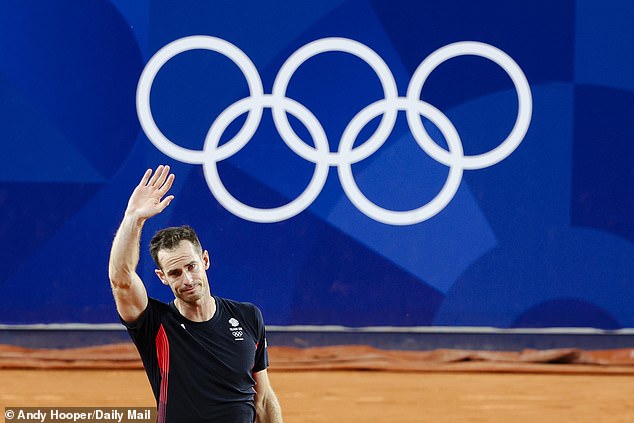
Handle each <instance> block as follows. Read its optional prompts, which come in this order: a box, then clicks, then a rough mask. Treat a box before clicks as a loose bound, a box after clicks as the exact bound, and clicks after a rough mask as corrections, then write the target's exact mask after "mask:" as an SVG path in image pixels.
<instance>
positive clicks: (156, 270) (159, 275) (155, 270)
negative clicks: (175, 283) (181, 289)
mask: <svg viewBox="0 0 634 423" xmlns="http://www.w3.org/2000/svg"><path fill="white" fill-rule="evenodd" d="M154 273H156V276H158V278H159V279H160V280H161V282H162V283H163V285H169V284H168V283H167V279H165V273H163V271H162V270H161V269H154Z"/></svg>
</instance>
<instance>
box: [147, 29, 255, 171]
mask: <svg viewBox="0 0 634 423" xmlns="http://www.w3.org/2000/svg"><path fill="white" fill-rule="evenodd" d="M190 50H211V51H215V52H217V53H220V54H222V55H224V56H226V57H227V58H229V59H231V60H232V61H233V62H234V63H235V64H236V65H237V66H238V67H239V68H240V70H241V71H242V73H243V75H244V76H245V78H246V80H247V85H248V86H249V92H250V96H251V97H261V96H262V95H263V94H264V88H263V86H262V80H261V79H260V74H259V73H258V70H257V68H256V67H255V65H254V64H253V62H252V61H251V59H250V58H249V56H247V55H246V54H245V53H244V52H243V51H242V50H240V49H239V48H238V47H236V46H235V45H233V44H231V43H229V42H228V41H225V40H223V39H221V38H216V37H211V36H206V35H194V36H191V37H184V38H180V39H178V40H176V41H172V42H171V43H169V44H167V45H166V46H164V47H163V48H161V49H160V50H159V51H157V52H156V54H154V56H152V58H151V59H150V60H149V61H148V63H147V65H145V68H144V69H143V72H142V73H141V77H140V78H139V83H138V86H137V95H136V108H137V114H138V116H139V121H140V122H141V127H142V128H143V131H144V132H145V134H146V135H147V137H148V138H149V139H150V141H152V143H153V144H154V145H155V146H156V148H158V149H159V150H161V152H163V153H164V154H166V155H168V156H169V157H171V158H173V159H175V160H178V161H181V162H184V163H189V164H200V163H203V162H204V160H205V159H204V154H205V152H204V149H203V150H191V149H189V148H185V147H181V146H180V145H177V144H174V143H173V142H172V141H170V140H169V139H168V138H167V137H166V136H165V135H164V134H163V132H161V130H160V129H159V127H158V126H157V125H156V122H155V121H154V117H153V116H152V109H151V107H150V91H151V90H152V84H153V83H154V79H155V78H156V75H157V74H158V72H159V70H161V68H162V67H163V65H165V63H167V62H168V61H169V60H171V59H173V58H174V57H175V56H177V55H179V54H181V53H184V52H186V51H190ZM261 118H262V109H261V108H259V109H254V110H251V111H250V112H249V115H248V117H247V119H246V121H245V123H244V126H243V127H242V128H240V131H238V133H237V134H236V135H235V137H234V138H233V139H232V140H231V141H234V140H235V141H239V142H242V143H243V144H246V143H247V142H248V141H249V139H250V138H251V137H252V136H253V134H255V131H256V130H257V129H258V126H259V125H260V119H261ZM245 140H246V141H245ZM231 141H228V142H231Z"/></svg>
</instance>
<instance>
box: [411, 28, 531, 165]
mask: <svg viewBox="0 0 634 423" xmlns="http://www.w3.org/2000/svg"><path fill="white" fill-rule="evenodd" d="M458 56H480V57H484V58H486V59H489V60H491V61H492V62H494V63H496V64H497V65H498V66H500V67H501V68H502V69H504V71H505V72H506V73H507V74H508V75H509V77H510V78H511V80H512V81H513V85H514V86H515V91H516V92H517V100H518V110H517V118H516V120H515V125H514V126H513V129H512V130H511V132H510V133H509V135H508V136H507V137H506V139H505V140H504V141H502V143H501V144H500V145H498V146H497V147H495V148H494V149H492V150H490V151H488V152H486V153H482V154H477V155H473V156H463V157H462V158H461V159H460V160H461V162H462V166H463V167H464V168H465V169H468V170H473V169H482V168H485V167H489V166H493V165H494V164H496V163H499V162H501V161H502V160H504V159H505V158H507V157H508V156H509V155H510V154H511V153H513V151H515V149H516V148H517V147H518V146H519V145H520V143H521V142H522V140H523V139H524V136H525V135H526V132H527V131H528V126H529V124H530V121H531V114H532V109H533V100H532V96H531V89H530V85H529V84H528V80H527V79H526V75H524V72H522V69H521V68H520V67H519V65H518V64H517V63H516V62H515V61H514V60H513V59H512V58H511V57H510V56H509V55H508V54H506V53H505V52H503V51H502V50H500V49H498V48H497V47H493V46H492V45H490V44H485V43H481V42H477V41H461V42H457V43H452V44H448V45H446V46H444V47H441V48H439V49H438V50H436V51H434V52H433V53H432V54H430V55H429V56H428V57H427V58H426V59H425V60H423V62H422V63H421V64H420V65H418V68H416V71H414V75H413V76H412V79H411V80H410V83H409V87H408V88H407V98H409V99H410V100H411V101H416V100H419V99H420V95H421V92H422V89H423V85H424V84H425V81H426V80H427V77H428V76H429V75H430V74H431V72H432V71H434V70H435V69H436V68H437V67H438V66H440V65H441V64H442V63H443V62H445V61H447V60H449V59H452V58H454V57H458ZM406 113H407V122H408V123H409V127H410V129H411V131H412V135H414V138H415V139H416V141H417V142H418V144H419V145H420V146H421V148H422V149H423V150H424V151H425V152H426V153H427V154H429V155H430V156H431V157H432V158H433V159H434V160H436V161H438V162H440V163H443V164H445V165H447V166H449V165H450V161H451V160H454V159H455V157H453V156H452V155H451V154H448V152H447V150H445V149H443V148H441V147H440V146H438V144H436V143H435V142H434V141H433V139H431V137H430V136H429V135H428V134H427V131H426V130H425V127H424V126H423V123H422V122H421V120H420V119H419V117H418V113H414V111H413V110H411V109H408V110H407V111H406Z"/></svg>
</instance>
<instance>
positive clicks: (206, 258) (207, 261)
mask: <svg viewBox="0 0 634 423" xmlns="http://www.w3.org/2000/svg"><path fill="white" fill-rule="evenodd" d="M202 258H203V264H204V265H205V270H209V266H210V265H211V259H210V258H209V251H207V250H205V251H203V257H202Z"/></svg>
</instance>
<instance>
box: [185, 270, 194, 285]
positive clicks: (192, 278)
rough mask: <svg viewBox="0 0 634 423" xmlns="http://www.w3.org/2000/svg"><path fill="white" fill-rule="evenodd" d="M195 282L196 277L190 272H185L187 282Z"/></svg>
mask: <svg viewBox="0 0 634 423" xmlns="http://www.w3.org/2000/svg"><path fill="white" fill-rule="evenodd" d="M193 281H194V276H193V275H192V274H191V273H190V272H185V282H186V283H192V282H193Z"/></svg>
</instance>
